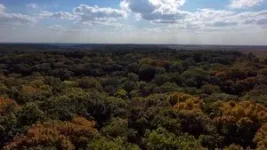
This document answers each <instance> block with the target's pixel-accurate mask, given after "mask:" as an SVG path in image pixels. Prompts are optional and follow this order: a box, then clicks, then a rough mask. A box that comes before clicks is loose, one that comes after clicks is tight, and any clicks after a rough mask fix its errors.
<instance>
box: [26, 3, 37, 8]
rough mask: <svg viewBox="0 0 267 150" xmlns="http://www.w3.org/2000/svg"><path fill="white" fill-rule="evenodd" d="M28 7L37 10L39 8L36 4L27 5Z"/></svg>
mask: <svg viewBox="0 0 267 150" xmlns="http://www.w3.org/2000/svg"><path fill="white" fill-rule="evenodd" d="M26 7H28V8H31V9H36V8H38V7H39V5H38V4H35V3H30V4H26Z"/></svg>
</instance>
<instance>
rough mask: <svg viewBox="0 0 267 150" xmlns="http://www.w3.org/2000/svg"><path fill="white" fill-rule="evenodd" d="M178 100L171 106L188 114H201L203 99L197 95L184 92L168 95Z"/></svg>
mask: <svg viewBox="0 0 267 150" xmlns="http://www.w3.org/2000/svg"><path fill="white" fill-rule="evenodd" d="M170 98H171V99H176V100H177V101H178V102H177V104H175V105H174V106H173V109H175V110H178V111H180V112H184V113H189V114H202V113H203V112H202V106H203V101H202V100H201V99H199V98H198V97H194V96H192V95H188V94H184V93H175V94H174V95H172V96H171V97H170Z"/></svg>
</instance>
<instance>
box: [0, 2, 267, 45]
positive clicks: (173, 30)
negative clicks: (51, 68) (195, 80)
mask: <svg viewBox="0 0 267 150" xmlns="http://www.w3.org/2000/svg"><path fill="white" fill-rule="evenodd" d="M0 33H1V34H0V42H34V43H36V42H38V43H39V42H45V43H47V42H48V43H158V44H159V43H165V44H224V45H267V0H75V1H73V0H72V1H71V0H23V1H18V0H0Z"/></svg>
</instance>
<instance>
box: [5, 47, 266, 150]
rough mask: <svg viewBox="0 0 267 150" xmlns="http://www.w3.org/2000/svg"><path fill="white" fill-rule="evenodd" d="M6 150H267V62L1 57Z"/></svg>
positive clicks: (188, 55)
mask: <svg viewBox="0 0 267 150" xmlns="http://www.w3.org/2000/svg"><path fill="white" fill-rule="evenodd" d="M0 149H5V150H14V149H18V150H23V149H25V150H26V149H34V150H40V149H49V150H50V149H51V150H53V149H66V150H74V149H90V150H139V149H144V150H195V149H199V150H201V149H203V150H205V149H209V150H213V149H225V150H243V149H259V150H264V149H267V59H264V58H257V57H256V56H254V55H252V54H243V53H241V52H237V51H186V50H180V51H177V50H170V49H156V50H155V49H149V50H147V49H146V50H139V49H138V50H134V49H133V50H127V51H121V50H99V51H1V52H0Z"/></svg>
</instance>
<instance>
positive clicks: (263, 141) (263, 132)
mask: <svg viewBox="0 0 267 150" xmlns="http://www.w3.org/2000/svg"><path fill="white" fill-rule="evenodd" d="M253 142H254V143H256V144H257V149H259V150H265V149H267V123H265V124H264V125H263V126H262V127H261V128H260V129H259V130H258V131H257V133H256V136H255V137H254V139H253Z"/></svg>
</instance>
